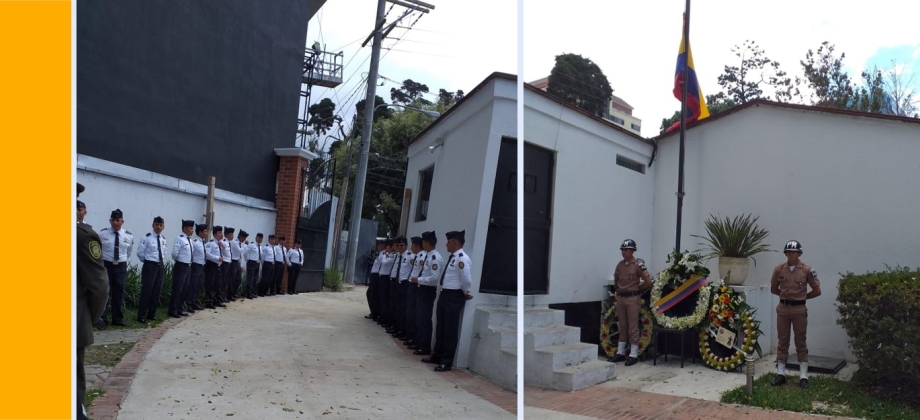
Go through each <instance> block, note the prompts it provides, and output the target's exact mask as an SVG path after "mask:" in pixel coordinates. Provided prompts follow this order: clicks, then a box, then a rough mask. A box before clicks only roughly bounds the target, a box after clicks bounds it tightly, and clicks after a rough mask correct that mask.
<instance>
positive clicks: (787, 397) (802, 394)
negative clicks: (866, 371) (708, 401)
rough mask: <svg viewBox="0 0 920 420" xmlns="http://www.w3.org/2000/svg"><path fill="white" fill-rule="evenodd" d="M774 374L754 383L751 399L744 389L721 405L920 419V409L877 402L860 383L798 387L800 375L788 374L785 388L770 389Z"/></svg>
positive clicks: (876, 419)
mask: <svg viewBox="0 0 920 420" xmlns="http://www.w3.org/2000/svg"><path fill="white" fill-rule="evenodd" d="M774 378H776V374H775V373H770V374H766V375H763V376H761V377H760V378H757V379H756V380H754V396H753V397H751V398H748V396H747V391H746V387H745V386H740V387H738V388H735V389H732V390H730V391H726V392H725V393H724V394H722V402H724V403H734V404H744V405H751V406H755V407H762V408H768V409H773V410H787V411H795V412H799V413H809V414H825V415H833V416H846V417H861V418H866V419H869V420H889V419H890V420H900V419H913V418H920V409H917V408H911V407H909V406H907V405H901V404H898V403H895V402H889V401H885V400H881V399H878V398H877V397H876V396H874V395H872V394H871V393H870V391H868V390H867V389H866V387H865V386H862V385H861V384H859V383H854V382H848V381H842V380H840V379H837V378H833V377H828V376H814V377H810V378H808V380H809V385H810V387H809V388H808V389H802V388H800V387H799V377H798V375H787V376H786V379H787V380H788V382H786V385H783V386H777V387H774V386H770V382H772V381H773V379H774Z"/></svg>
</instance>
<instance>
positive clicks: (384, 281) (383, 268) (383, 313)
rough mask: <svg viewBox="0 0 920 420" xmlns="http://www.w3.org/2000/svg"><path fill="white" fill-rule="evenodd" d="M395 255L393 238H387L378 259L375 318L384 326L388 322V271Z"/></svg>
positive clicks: (392, 264)
mask: <svg viewBox="0 0 920 420" xmlns="http://www.w3.org/2000/svg"><path fill="white" fill-rule="evenodd" d="M395 257H396V253H395V252H394V251H393V239H390V238H387V241H386V247H385V248H384V251H383V256H382V257H381V260H380V281H379V283H378V286H379V287H378V288H377V290H378V295H377V305H378V309H379V310H380V319H379V320H377V323H378V324H380V325H382V326H384V327H385V326H386V325H387V324H389V322H390V273H391V272H392V269H393V266H394V265H395V263H396V258H395Z"/></svg>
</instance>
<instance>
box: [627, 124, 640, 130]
mask: <svg viewBox="0 0 920 420" xmlns="http://www.w3.org/2000/svg"><path fill="white" fill-rule="evenodd" d="M629 126H630V127H632V129H633V130H636V131H642V127H639V125H638V124H629Z"/></svg>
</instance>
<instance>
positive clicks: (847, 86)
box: [796, 41, 856, 109]
mask: <svg viewBox="0 0 920 420" xmlns="http://www.w3.org/2000/svg"><path fill="white" fill-rule="evenodd" d="M845 57H846V54H844V53H841V54H840V57H837V56H835V55H834V45H832V44H831V43H830V42H828V41H824V42H822V43H821V46H820V47H818V50H817V51H812V50H811V49H809V50H808V53H807V54H805V59H804V60H802V61H800V62H799V63H800V64H801V65H802V70H803V72H804V73H805V75H804V77H803V78H799V77H796V86H798V85H804V86H805V87H807V88H809V90H810V91H811V94H810V95H809V98H807V99H808V100H809V101H810V102H811V104H812V105H815V106H822V107H827V108H838V109H852V107H853V104H854V99H856V98H855V92H854V88H853V84H852V81H851V80H850V76H849V75H848V74H847V73H846V72H845V71H844V70H843V59H844V58H845ZM800 97H801V96H800ZM802 99H803V102H804V100H805V99H806V98H802Z"/></svg>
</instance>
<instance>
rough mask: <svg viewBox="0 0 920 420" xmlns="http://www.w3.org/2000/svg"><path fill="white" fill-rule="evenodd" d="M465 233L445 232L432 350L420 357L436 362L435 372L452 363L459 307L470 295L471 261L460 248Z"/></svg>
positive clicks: (457, 335)
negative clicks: (427, 355) (445, 246)
mask: <svg viewBox="0 0 920 420" xmlns="http://www.w3.org/2000/svg"><path fill="white" fill-rule="evenodd" d="M465 233H466V231H465V230H464V231H460V232H457V231H453V232H447V252H450V256H449V257H448V258H447V263H445V264H444V272H443V273H442V274H441V280H440V288H441V294H440V296H438V306H437V311H438V313H437V318H438V325H437V328H436V333H435V342H434V352H432V354H431V357H429V358H425V359H422V361H423V362H425V363H435V364H437V365H438V366H436V367H435V368H434V371H435V372H447V371H449V370H450V369H451V367H452V366H453V365H454V354H455V353H456V351H457V340H458V339H459V335H460V323H461V322H462V319H461V315H462V314H463V307H464V305H466V301H467V300H470V299H472V298H473V295H471V294H470V286H471V285H472V280H473V278H472V267H471V265H472V263H471V261H470V257H469V255H467V254H466V252H464V251H463V244H464V243H465V242H466V240H465V238H464V235H465Z"/></svg>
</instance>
